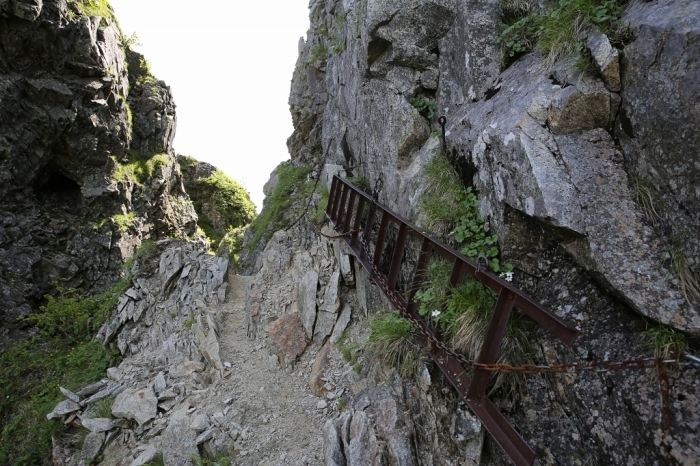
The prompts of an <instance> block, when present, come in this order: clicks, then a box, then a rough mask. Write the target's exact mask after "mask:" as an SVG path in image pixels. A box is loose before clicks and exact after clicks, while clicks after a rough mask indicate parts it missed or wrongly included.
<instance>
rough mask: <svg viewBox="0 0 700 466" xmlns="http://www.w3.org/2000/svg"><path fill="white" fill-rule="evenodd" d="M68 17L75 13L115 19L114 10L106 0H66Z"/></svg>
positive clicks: (110, 19)
mask: <svg viewBox="0 0 700 466" xmlns="http://www.w3.org/2000/svg"><path fill="white" fill-rule="evenodd" d="M68 7H69V11H70V12H71V13H72V14H69V17H74V16H75V13H76V12H77V13H78V14H80V15H82V16H91V17H92V16H100V17H102V18H104V19H105V20H109V21H115V16H114V11H113V10H112V7H111V6H110V5H109V2H108V1H107V0H68Z"/></svg>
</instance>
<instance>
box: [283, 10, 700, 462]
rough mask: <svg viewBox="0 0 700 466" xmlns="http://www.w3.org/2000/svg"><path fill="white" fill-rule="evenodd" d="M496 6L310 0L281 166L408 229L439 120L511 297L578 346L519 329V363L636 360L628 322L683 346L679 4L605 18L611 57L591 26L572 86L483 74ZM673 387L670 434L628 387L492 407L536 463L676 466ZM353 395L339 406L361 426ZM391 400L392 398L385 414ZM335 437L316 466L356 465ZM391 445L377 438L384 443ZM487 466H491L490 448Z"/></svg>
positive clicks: (644, 380) (593, 381) (526, 75)
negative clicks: (342, 184)
mask: <svg viewBox="0 0 700 466" xmlns="http://www.w3.org/2000/svg"><path fill="white" fill-rule="evenodd" d="M501 8H502V5H501V2H497V1H486V2H468V1H461V0H445V1H438V0H435V1H425V0H415V1H411V2H392V1H384V0H364V1H360V0H358V1H352V0H345V1H331V0H328V1H323V0H318V1H312V2H311V3H310V18H311V28H310V31H309V34H308V37H307V40H306V42H303V43H301V44H300V51H301V52H300V57H299V61H298V62H297V67H296V70H295V74H294V79H293V83H292V91H291V95H290V107H291V111H292V116H293V120H294V124H295V133H294V134H293V135H292V137H290V139H289V141H288V145H289V149H290V152H291V154H292V159H293V160H294V161H296V162H297V163H300V164H312V165H315V166H317V167H319V169H321V167H320V165H322V164H325V172H326V173H328V172H339V171H340V172H341V173H345V174H348V175H351V174H353V175H358V174H359V175H361V176H362V177H364V179H365V180H366V181H367V184H368V185H369V186H372V185H373V184H374V182H375V181H376V180H377V179H382V180H383V181H384V190H383V191H382V193H381V196H380V201H381V202H382V203H384V204H386V205H388V206H389V207H390V208H392V209H393V210H395V211H397V212H398V213H400V214H401V215H403V216H405V217H407V218H409V219H414V220H417V221H419V220H420V215H419V211H418V205H417V202H416V199H417V197H418V194H419V193H420V191H421V176H422V167H423V166H424V165H425V164H426V163H427V162H428V161H430V160H432V159H433V158H434V157H436V156H437V154H438V153H439V152H440V150H441V147H440V140H439V138H434V137H430V135H431V132H434V131H437V130H439V127H438V125H437V124H436V123H437V122H436V117H437V116H439V115H445V116H446V118H447V122H448V123H447V132H446V134H447V138H446V139H447V152H448V154H447V155H448V157H449V158H450V159H451V160H452V161H453V163H454V164H455V165H456V166H457V167H458V168H459V169H460V170H461V175H462V179H463V182H464V183H465V184H466V185H467V186H473V187H474V188H475V189H476V190H477V192H478V193H479V197H480V206H481V213H482V215H483V216H484V218H485V219H486V220H487V224H488V226H489V228H490V230H491V231H492V232H495V233H497V234H498V236H499V243H500V246H501V250H502V254H503V259H504V260H506V261H509V262H512V263H513V264H514V265H515V281H516V283H518V285H519V286H521V287H522V288H523V289H524V290H525V291H527V292H528V293H530V294H532V295H534V296H535V297H536V298H537V299H539V300H540V301H541V302H543V303H545V304H546V305H547V306H548V307H549V308H550V309H552V310H554V311H555V312H557V313H558V314H559V315H561V316H562V317H564V318H566V319H567V320H569V321H571V322H574V323H575V324H576V325H577V326H579V327H580V329H581V331H582V336H581V337H580V338H579V339H578V341H577V343H576V344H575V345H574V347H573V349H569V348H565V347H560V346H559V345H557V344H556V343H554V342H552V341H550V340H549V338H547V337H546V336H545V335H544V334H539V333H537V331H534V333H533V335H532V338H536V339H537V341H538V345H537V346H538V355H536V360H540V361H542V362H545V361H546V362H549V363H553V362H555V361H556V362H564V361H571V360H579V359H581V358H587V359H590V360H592V359H604V358H610V359H626V358H633V357H637V356H638V355H642V354H647V355H648V354H649V352H648V350H647V349H645V348H644V337H643V336H642V333H641V331H642V330H644V328H645V323H644V322H645V321H644V320H643V319H642V317H645V318H646V319H648V320H649V321H657V322H660V323H662V324H665V325H668V326H671V327H674V328H676V329H678V330H680V331H682V332H687V334H689V335H690V338H691V339H692V338H696V337H697V335H698V330H699V329H700V327H699V325H700V313H699V309H700V301H699V297H698V295H697V294H695V293H694V292H693V291H692V289H693V287H694V286H696V285H694V284H693V280H697V278H692V277H693V276H695V277H697V264H698V260H699V258H698V255H697V254H698V253H697V238H698V235H697V234H695V233H692V232H693V231H697V229H698V227H700V215H698V212H697V211H696V210H694V209H696V206H697V203H698V196H700V194H699V193H700V191H698V180H699V179H700V177H698V176H697V173H696V171H697V168H698V158H697V149H696V146H697V141H696V138H697V131H696V130H694V129H693V128H695V127H696V126H697V120H698V117H699V115H698V112H697V105H695V104H694V103H693V102H695V101H696V100H697V99H696V98H695V97H694V96H696V94H697V93H698V89H697V86H696V85H695V84H693V82H694V81H695V80H693V78H692V77H693V76H695V74H697V72H698V69H697V61H696V60H695V58H694V57H695V54H696V48H694V47H693V44H695V43H696V42H697V38H698V33H699V32H700V30H698V25H697V21H695V19H694V18H696V17H697V16H698V12H699V10H698V4H697V2H692V1H684V0H677V1H670V0H660V1H652V2H644V3H642V2H639V3H635V4H634V5H633V6H631V7H630V8H629V9H628V11H627V12H626V13H625V14H624V17H623V21H624V22H626V23H628V24H629V28H630V29H631V31H632V32H633V35H634V37H635V38H634V40H632V41H631V43H629V44H628V45H627V46H626V47H625V48H624V50H622V51H618V50H617V49H614V48H613V47H611V45H610V42H609V40H608V38H607V37H605V36H604V35H602V34H601V33H599V32H596V31H590V32H589V33H588V37H587V39H585V40H584V42H585V44H586V46H587V48H588V51H589V53H590V56H591V60H592V63H593V67H594V69H593V71H592V72H591V71H589V72H588V73H581V72H576V71H572V69H571V68H568V69H567V67H561V66H558V67H555V69H554V70H553V71H552V70H550V69H549V68H548V67H547V66H546V65H545V62H544V59H543V57H541V56H539V55H538V54H536V53H531V54H527V55H525V56H523V57H521V58H520V59H519V60H517V61H516V62H515V63H513V64H512V65H510V66H509V67H508V68H507V69H505V70H502V69H501V62H500V59H499V49H498V44H497V43H496V38H497V36H498V34H499V31H500V30H502V27H503V26H502V23H501V14H502V10H501ZM620 56H622V57H624V58H623V59H620V58H619V57H620ZM415 98H419V99H422V100H423V101H426V100H428V101H432V102H434V105H435V107H434V109H435V110H436V112H435V115H434V116H433V115H430V116H429V118H426V117H425V115H426V114H425V112H424V113H423V114H421V113H419V111H418V110H417V108H415V107H414V105H412V104H411V102H410V99H415ZM415 102H416V101H415V100H414V103H415ZM331 164H332V167H331ZM681 262H682V263H683V264H684V266H683V267H681V266H680V265H681ZM303 274H304V273H303V271H302V272H300V275H302V276H303ZM689 277H690V278H689ZM688 278H689V279H688ZM695 283H697V282H695ZM346 284H347V282H346ZM300 286H301V285H300ZM350 288H352V286H350ZM318 297H319V299H320V298H321V295H318ZM361 306H363V307H364V305H361ZM319 309H320V308H319ZM691 380H692V376H691V374H689V373H688V372H681V371H678V372H674V373H673V374H672V385H673V387H674V388H673V389H672V395H671V396H672V401H673V403H675V404H674V406H675V408H676V409H677V410H676V411H674V422H673V424H672V427H671V430H670V431H662V430H660V429H659V424H658V422H657V421H658V413H659V412H660V406H659V404H658V401H656V399H655V395H654V394H655V393H656V392H657V387H656V381H655V380H654V377H653V376H652V375H651V374H644V373H643V372H642V373H634V372H617V373H610V374H607V375H604V376H602V377H600V378H597V377H583V376H582V377H579V378H574V379H569V378H560V377H550V376H546V377H531V378H528V382H527V386H526V388H525V389H524V390H523V391H522V393H520V396H519V399H518V401H517V403H516V404H515V405H512V406H510V407H505V409H506V411H507V412H508V414H507V415H508V417H509V418H510V419H511V421H512V422H513V423H514V425H516V426H517V428H518V430H519V431H520V432H521V433H522V435H523V437H524V438H525V439H527V440H528V441H530V444H531V445H532V446H533V447H534V448H535V449H536V451H537V454H538V458H540V461H542V462H547V463H553V464H579V462H580V463H581V464H582V463H586V462H593V463H599V462H601V463H602V462H609V463H613V464H622V463H625V462H627V461H633V462H635V463H636V464H655V463H657V462H669V461H670V462H674V461H675V462H679V463H688V462H690V463H692V462H694V461H696V460H697V458H698V455H699V454H700V451H698V450H697V447H696V446H694V445H695V444H696V440H695V439H696V435H697V432H696V431H695V427H694V426H695V424H694V423H693V421H692V420H691V419H693V418H694V417H696V416H697V409H698V408H697V405H696V403H695V402H694V401H692V402H691V401H689V400H690V399H695V398H696V397H697V387H696V386H695V385H693V382H692V381H691ZM632 387H635V388H634V389H633V388H632ZM363 396H364V395H363ZM363 396H359V397H358V398H356V399H355V410H358V409H359V410H361V411H364V408H362V406H365V405H366V403H365V402H364V401H363V399H364V398H363ZM402 398H403V400H401V399H402ZM410 399H411V397H410V395H407V393H406V390H404V391H403V394H400V395H399V396H398V398H397V399H396V400H400V402H401V403H404V404H410V403H411V401H410ZM396 400H395V401H396ZM370 417H371V416H370ZM409 417H410V416H409ZM405 421H406V420H405ZM348 422H349V421H348V420H347V419H346V418H341V419H340V420H338V421H337V422H336V424H335V427H334V429H336V430H333V429H331V430H329V431H327V434H328V432H330V434H328V435H330V437H328V438H327V441H328V442H330V443H329V444H332V445H335V446H336V450H335V454H336V456H334V458H335V459H334V460H333V461H335V463H333V462H331V461H330V460H329V464H368V463H366V462H364V461H365V460H366V459H367V458H368V456H366V455H368V454H369V453H367V452H366V451H365V452H364V453H358V450H356V448H358V447H357V443H353V441H352V438H348V437H347V435H348V431H347V428H348V427H347V426H348V425H349V424H348ZM406 422H408V421H406ZM343 426H345V427H343ZM385 428H386V426H384V425H382V426H375V429H380V430H381V429H385ZM358 429H359V427H358ZM390 430H391V429H390ZM349 432H350V437H352V435H353V432H357V435H365V434H361V432H362V429H359V430H354V429H353V428H352V427H350V431H349ZM377 432H378V431H377ZM375 433H376V432H375ZM373 435H374V434H373ZM391 435H393V434H380V433H376V437H377V438H381V439H382V440H383V441H385V442H388V443H391V442H390V441H389V438H391ZM412 435H418V434H416V433H414V434H412ZM361 443H363V444H365V445H366V442H361ZM370 443H371V442H370ZM353 445H355V447H353ZM488 445H489V442H488V441H487V446H488ZM354 448H355V449H354ZM487 450H489V448H487ZM418 451H420V450H419V449H416V450H413V455H417V454H418ZM375 453H376V451H375V452H374V453H372V454H373V455H374V456H372V457H373V458H375V459H374V460H372V461H377V462H378V461H380V460H378V459H376V458H379V457H383V458H385V459H384V460H382V461H388V459H387V458H389V457H391V458H393V459H392V460H391V461H398V462H399V463H400V464H410V462H405V461H404V460H403V459H399V458H400V455H398V454H396V452H394V451H392V450H391V449H389V450H386V451H384V453H377V454H375ZM363 455H365V456H363ZM377 455H378V456H377ZM382 455H384V456H382ZM491 455H492V456H491V459H490V460H489V461H495V462H497V463H500V462H503V461H504V459H503V456H502V453H500V452H499V451H498V449H494V450H493V451H492V452H491ZM414 458H415V456H414ZM484 461H486V460H484ZM373 464H374V463H373ZM377 464H379V463H377Z"/></svg>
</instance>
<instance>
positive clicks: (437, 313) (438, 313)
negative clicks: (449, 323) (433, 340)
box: [432, 309, 441, 317]
mask: <svg viewBox="0 0 700 466" xmlns="http://www.w3.org/2000/svg"><path fill="white" fill-rule="evenodd" d="M440 314H441V312H440V311H438V310H437V309H435V310H434V311H433V313H432V316H433V317H437V316H439V315H440Z"/></svg>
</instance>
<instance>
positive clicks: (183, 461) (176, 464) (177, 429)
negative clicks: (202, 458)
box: [161, 412, 199, 466]
mask: <svg viewBox="0 0 700 466" xmlns="http://www.w3.org/2000/svg"><path fill="white" fill-rule="evenodd" d="M161 447H162V449H163V463H165V464H167V465H173V466H190V465H191V464H192V457H195V458H197V459H198V458H199V451H198V450H197V444H196V443H195V436H194V433H193V431H192V430H191V429H190V426H189V418H188V417H187V415H186V413H185V412H176V413H174V414H173V415H172V417H171V418H170V422H169V424H168V427H167V428H166V429H165V431H164V432H163V437H162V440H161Z"/></svg>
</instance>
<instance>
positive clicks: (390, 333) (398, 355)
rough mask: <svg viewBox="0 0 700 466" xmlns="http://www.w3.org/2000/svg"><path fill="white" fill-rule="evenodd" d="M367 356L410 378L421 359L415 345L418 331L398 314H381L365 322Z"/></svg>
mask: <svg viewBox="0 0 700 466" xmlns="http://www.w3.org/2000/svg"><path fill="white" fill-rule="evenodd" d="M369 329H370V334H369V339H368V341H367V349H366V351H367V354H368V355H369V357H370V358H371V359H373V360H375V361H379V362H381V363H382V364H384V365H387V366H391V367H394V368H396V369H397V370H398V371H399V373H400V374H402V375H404V376H410V375H414V374H415V373H416V371H417V367H418V363H419V362H420V361H421V360H422V359H423V358H424V355H423V353H422V350H421V347H420V346H419V345H418V343H417V341H416V337H417V334H418V330H417V329H416V328H415V327H414V326H413V324H412V323H411V322H409V321H408V320H406V319H404V318H403V317H401V315H400V314H399V313H398V312H389V313H382V314H380V315H378V316H376V317H374V318H372V319H371V320H370V321H369Z"/></svg>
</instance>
